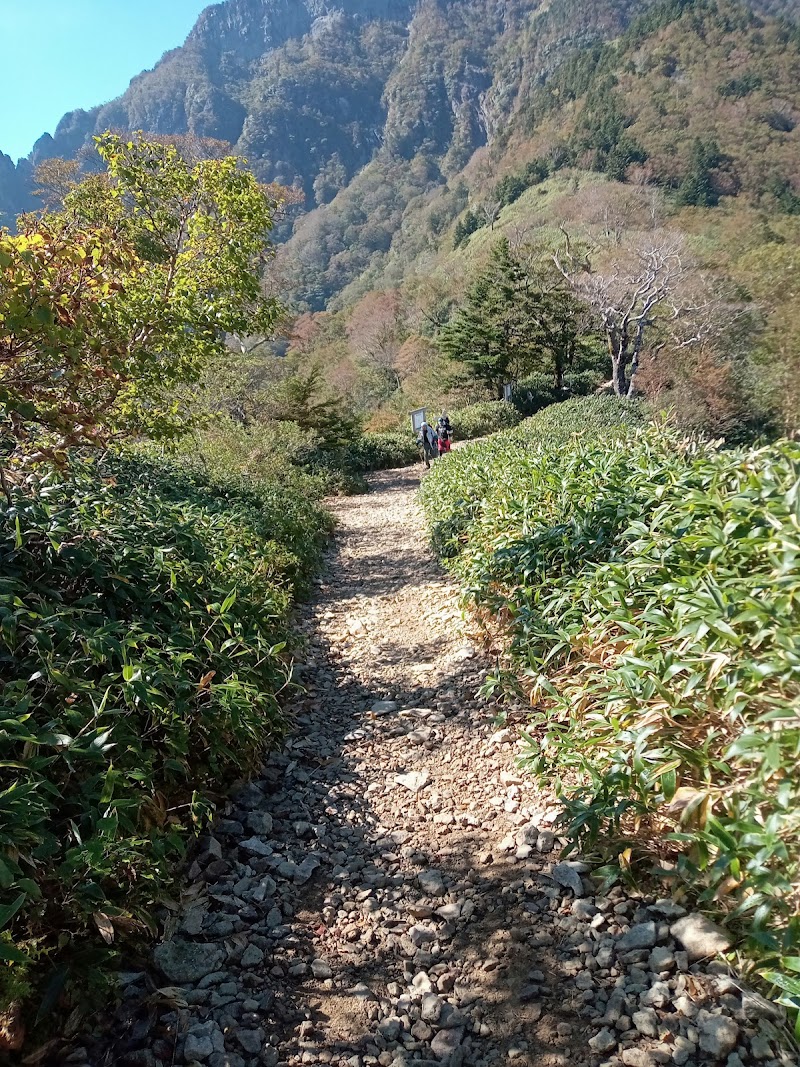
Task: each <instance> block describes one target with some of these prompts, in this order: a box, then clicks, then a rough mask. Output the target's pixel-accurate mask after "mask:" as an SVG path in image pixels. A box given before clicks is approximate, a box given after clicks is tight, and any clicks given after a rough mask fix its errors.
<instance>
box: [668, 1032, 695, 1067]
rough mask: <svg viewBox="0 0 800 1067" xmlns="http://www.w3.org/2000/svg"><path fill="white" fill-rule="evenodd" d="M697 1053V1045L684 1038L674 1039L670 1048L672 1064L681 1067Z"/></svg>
mask: <svg viewBox="0 0 800 1067" xmlns="http://www.w3.org/2000/svg"><path fill="white" fill-rule="evenodd" d="M695 1052H697V1045H696V1044H695V1043H694V1041H690V1040H689V1039H688V1038H686V1037H676V1038H675V1041H674V1042H673V1047H672V1062H673V1063H674V1064H676V1065H677V1067H683V1065H684V1064H685V1063H687V1062H688V1061H689V1060H690V1059H691V1057H692V1056H694V1054H695Z"/></svg>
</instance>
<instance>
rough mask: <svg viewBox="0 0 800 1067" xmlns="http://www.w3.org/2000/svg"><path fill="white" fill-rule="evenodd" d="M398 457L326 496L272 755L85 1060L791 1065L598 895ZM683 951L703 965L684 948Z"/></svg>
mask: <svg viewBox="0 0 800 1067" xmlns="http://www.w3.org/2000/svg"><path fill="white" fill-rule="evenodd" d="M419 476H420V472H419V469H412V470H406V471H390V472H386V473H383V474H380V475H375V476H374V477H373V492H372V493H370V494H369V495H367V496H362V497H354V498H349V499H344V500H340V501H337V502H335V503H334V504H333V508H334V510H335V512H336V516H337V520H338V524H339V525H338V532H337V536H336V540H335V545H334V547H333V548H332V550H331V554H330V558H329V561H328V567H327V571H326V573H325V575H324V576H323V578H321V579H320V580H319V581H318V583H317V589H316V594H315V597H314V600H313V602H312V603H311V604H310V605H309V606H308V607H307V608H306V609H305V613H304V615H303V618H302V620H301V627H302V629H303V631H304V633H305V636H306V638H307V645H306V650H305V652H304V662H303V663H302V664H301V667H300V671H299V675H300V679H301V681H302V682H303V685H304V687H305V691H304V692H303V693H302V695H300V696H299V697H297V699H296V701H295V703H294V706H293V709H292V710H293V714H294V719H295V725H294V729H293V733H292V735H291V738H290V739H289V741H288V742H287V744H286V746H285V748H284V750H283V752H281V753H279V754H275V755H273V756H271V757H270V758H269V760H268V761H267V762H266V764H265V766H264V767H263V770H262V772H261V775H260V777H259V778H258V779H256V780H254V781H253V782H252V783H250V784H248V785H246V786H245V787H243V788H241V789H240V790H239V791H238V792H236V793H234V795H233V798H232V800H231V801H230V803H229V804H228V806H227V809H226V810H225V811H224V812H223V814H222V817H221V818H220V819H219V821H218V823H217V824H216V826H215V828H214V831H213V835H209V836H207V837H206V838H205V839H204V841H203V843H202V847H201V848H200V850H199V851H198V853H197V855H196V858H195V860H194V862H193V864H192V867H191V869H190V870H189V872H188V877H187V885H186V892H185V895H184V900H183V904H182V911H181V912H180V913H179V914H176V916H175V918H174V922H173V923H172V927H171V929H169V930H168V931H167V936H166V939H165V940H164V941H163V943H162V944H160V945H158V946H157V947H156V949H155V952H154V957H153V967H152V968H151V969H150V970H148V971H141V972H135V973H134V972H132V973H129V974H126V975H124V976H123V977H124V981H125V989H124V997H123V1000H122V1002H121V1004H120V1006H119V1008H118V1010H117V1011H116V1015H115V1016H114V1019H113V1024H112V1027H111V1036H109V1034H100V1033H98V1034H97V1035H96V1037H95V1038H94V1039H92V1040H88V1041H84V1042H83V1044H82V1045H81V1046H80V1047H79V1048H77V1049H74V1050H73V1051H72V1052H71V1053H70V1054H69V1055H68V1057H66V1060H65V1061H62V1062H68V1063H74V1064H84V1063H85V1064H91V1065H92V1067H101V1065H108V1064H117V1063H118V1064H123V1065H130V1067H159V1065H163V1067H168V1065H169V1067H171V1065H173V1064H182V1065H187V1064H203V1065H209V1067H260V1065H264V1067H276V1065H279V1064H280V1065H295V1064H333V1065H337V1067H372V1065H374V1064H380V1065H382V1067H392V1065H393V1067H433V1065H440V1067H441V1065H444V1067H448V1065H449V1067H459V1065H461V1064H467V1065H471V1067H489V1065H490V1064H495V1065H502V1064H507V1063H513V1064H517V1065H519V1067H523V1065H529V1067H584V1065H585V1067H598V1065H600V1064H614V1065H618V1064H625V1065H627V1067H655V1065H657V1064H675V1065H677V1067H694V1065H700V1064H707V1063H719V1064H726V1067H742V1064H745V1065H747V1064H752V1063H756V1062H757V1063H759V1064H763V1065H764V1067H779V1065H780V1067H789V1065H791V1064H793V1063H795V1062H796V1060H795V1057H794V1056H793V1055H792V1054H791V1053H789V1052H786V1051H781V1049H780V1043H779V1041H778V1040H777V1038H778V1033H779V1025H780V1022H781V1019H780V1015H779V1013H778V1012H777V1009H775V1008H774V1007H773V1006H772V1005H770V1004H768V1003H767V1002H766V1001H764V1000H763V999H762V998H760V997H759V996H758V995H756V994H754V993H752V992H749V991H747V990H744V989H742V987H741V985H740V983H739V982H738V981H737V980H736V979H735V978H734V977H733V976H731V975H729V973H728V970H727V968H726V966H725V965H724V964H723V963H720V962H716V961H714V960H713V953H714V952H715V951H716V950H717V949H719V948H724V947H725V946H726V940H725V938H724V935H722V933H721V932H720V931H718V930H716V929H715V928H714V927H712V926H711V925H710V924H708V923H706V921H705V920H703V919H702V918H701V917H700V916H699V915H696V914H693V913H690V914H687V913H686V912H685V911H684V909H683V908H681V907H679V906H677V905H675V904H673V903H671V902H670V901H667V900H656V899H655V898H647V897H642V896H637V895H636V894H635V893H631V892H628V891H623V890H622V889H620V888H614V889H612V890H611V891H610V892H609V893H608V894H607V895H605V896H600V895H598V892H597V888H596V884H595V883H593V882H592V881H591V880H590V879H589V878H588V877H587V873H588V867H587V866H586V865H584V864H582V863H581V862H579V861H571V862H570V861H563V860H561V859H560V858H559V851H560V848H561V844H562V842H560V841H559V840H558V837H557V834H556V833H555V831H554V822H555V817H556V814H557V807H556V805H555V803H554V802H553V798H552V797H548V796H542V795H541V794H540V793H537V791H536V790H535V789H534V787H533V786H532V784H531V783H530V782H529V781H528V780H527V779H526V778H525V777H524V776H523V775H522V774H521V773H520V772H519V771H518V769H517V767H516V765H515V754H516V752H517V735H516V732H515V728H513V727H503V728H501V727H500V726H499V725H498V722H497V719H496V716H497V711H498V709H497V708H496V707H493V705H492V702H491V701H490V700H488V699H485V698H482V697H480V696H479V695H478V689H479V686H480V684H481V681H482V679H483V677H484V675H485V673H486V671H487V669H488V668H489V667H490V666H491V664H490V663H488V661H487V660H486V659H485V658H483V656H482V654H481V653H480V652H479V651H478V650H477V649H476V648H475V647H474V646H473V645H472V644H471V643H470V641H469V640H468V638H467V637H465V635H464V632H463V623H462V619H461V614H460V611H459V608H458V597H457V590H456V589H455V587H454V585H453V583H452V582H451V581H450V579H449V578H448V577H447V576H446V575H445V574H444V573H443V572H442V570H441V569H440V568H439V566H438V565H437V563H436V562H435V560H434V559H433V557H432V555H431V553H430V550H429V548H428V546H427V542H426V537H425V534H424V531H423V528H422V520H421V516H420V514H419V511H418V509H417V506H416V502H415V494H416V489H417V487H418V484H419ZM698 959H704V960H705V962H702V963H698V962H696V961H697V960H698Z"/></svg>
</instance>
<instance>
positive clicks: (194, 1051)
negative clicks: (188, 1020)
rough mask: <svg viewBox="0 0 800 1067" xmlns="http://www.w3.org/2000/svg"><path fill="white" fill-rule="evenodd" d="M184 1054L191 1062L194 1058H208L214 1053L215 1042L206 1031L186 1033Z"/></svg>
mask: <svg viewBox="0 0 800 1067" xmlns="http://www.w3.org/2000/svg"><path fill="white" fill-rule="evenodd" d="M183 1055H184V1057H185V1059H187V1060H188V1061H189V1062H191V1061H192V1060H208V1059H210V1058H211V1057H212V1056H213V1055H214V1044H213V1042H212V1040H211V1037H210V1036H209V1035H208V1034H205V1033H199V1034H196V1033H192V1032H189V1033H188V1034H187V1035H186V1042H185V1043H184V1046H183Z"/></svg>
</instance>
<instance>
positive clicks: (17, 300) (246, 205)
mask: <svg viewBox="0 0 800 1067" xmlns="http://www.w3.org/2000/svg"><path fill="white" fill-rule="evenodd" d="M97 147H98V151H99V153H100V156H101V158H102V159H103V161H104V162H105V164H106V170H105V171H104V172H102V173H100V174H97V175H92V176H90V177H89V178H87V179H86V180H85V181H83V182H81V183H80V184H78V185H76V186H75V187H74V188H73V189H71V190H69V191H68V192H66V194H65V196H64V206H63V210H61V211H60V212H58V213H54V212H53V213H45V214H44V215H43V216H42V217H38V216H36V215H29V216H26V217H24V218H23V219H22V220H21V231H20V233H19V234H18V235H16V236H14V235H11V234H9V233H7V232H2V231H0V432H2V433H3V434H4V435H5V436H6V438H7V439H9V440H10V441H11V442H12V444H11V449H10V450H13V451H16V452H22V451H24V452H26V453H27V454H28V455H31V454H32V455H34V456H38V457H44V456H50V457H55V456H60V455H63V454H64V453H65V452H66V451H67V450H68V449H69V448H70V447H72V446H76V445H86V444H103V443H106V442H108V441H110V440H112V439H114V438H117V437H120V436H123V435H131V434H147V435H149V436H151V437H154V438H167V437H170V436H174V435H176V434H178V433H180V432H181V431H182V430H183V429H185V428H186V427H187V425H188V424H189V423H190V422H191V417H190V415H189V412H188V410H187V408H186V406H185V405H184V404H183V403H181V401H180V400H179V399H178V389H179V387H180V386H182V385H185V384H187V383H193V382H196V381H198V379H199V377H200V375H201V373H202V371H203V370H204V368H205V367H206V366H207V365H208V363H209V362H210V361H211V360H212V359H213V358H214V357H216V356H219V355H221V354H223V353H224V352H225V351H226V347H225V339H226V336H227V335H230V334H253V333H257V332H260V333H266V332H268V331H269V329H270V328H271V326H272V324H273V323H274V321H275V319H276V317H277V305H276V304H275V302H274V301H272V300H268V299H266V298H264V297H263V295H262V290H261V265H262V263H263V261H264V259H265V256H266V255H267V254H268V251H269V232H270V229H271V226H272V204H271V200H270V197H269V195H268V194H267V193H266V192H265V191H264V190H263V189H262V188H261V187H260V186H259V185H258V183H257V181H256V179H255V178H254V176H253V175H252V174H251V173H250V172H249V171H248V170H247V169H246V168H245V167H244V166H243V164H242V161H241V160H239V159H235V158H233V157H227V158H224V159H213V160H202V161H200V162H195V163H192V162H188V161H187V160H185V159H184V158H183V157H182V156H181V154H180V153H179V152H178V150H177V149H176V148H175V147H174V146H171V145H166V144H161V143H158V142H155V141H148V140H146V139H144V138H143V137H141V136H140V137H137V138H134V139H132V140H123V139H121V138H120V137H118V136H115V135H112V134H105V135H103V136H102V137H99V138H97Z"/></svg>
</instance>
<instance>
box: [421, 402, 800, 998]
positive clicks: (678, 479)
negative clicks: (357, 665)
mask: <svg viewBox="0 0 800 1067" xmlns="http://www.w3.org/2000/svg"><path fill="white" fill-rule="evenodd" d="M609 403H610V404H616V405H617V407H618V409H620V410H622V409H624V405H621V404H620V403H619V402H618V401H616V400H611V401H596V400H592V401H572V402H569V403H567V404H559V405H556V406H554V407H552V408H548V409H546V411H545V412H543V413H542V414H541V415H540V416H536V417H534V418H533V419H530V420H528V421H527V422H526V423H524V424H523V425H522V426H521V427H519V428H518V429H517V430H514V431H512V432H511V433H510V434H506V435H501V436H502V447H500V448H496V449H492V448H490V447H489V446H490V444H491V443H490V442H487V443H486V444H482V445H480V446H476V447H474V448H470V449H465V450H463V452H462V453H460V454H459V455H458V456H457V457H454V460H455V462H453V463H448V464H447V465H442V467H440V468H439V469H438V470H436V471H434V472H433V474H432V475H431V477H430V478H428V479H426V481H425V483H424V485H423V500H424V504H425V508H426V512H427V514H428V519H429V522H430V524H431V527H432V529H433V531H434V536H435V539H436V541H437V543H438V545H439V547H440V548H441V549H443V550H444V551H445V552H446V553H449V554H450V555H451V556H452V557H453V563H452V566H453V567H454V569H455V571H456V573H457V574H458V575H459V577H460V579H461V581H462V582H463V584H464V586H465V588H466V590H467V592H468V596H469V599H470V600H471V602H472V603H473V604H475V605H477V606H479V607H480V608H481V609H483V610H487V611H489V612H491V613H493V614H495V615H497V616H499V617H500V618H502V620H503V621H504V624H506V625H507V627H508V662H507V667H508V670H509V674H508V677H509V678H513V679H516V682H515V684H517V685H518V686H520V687H521V688H522V690H523V691H525V692H526V693H527V695H528V696H529V698H530V700H531V703H532V704H533V705H534V706H535V707H536V708H537V710H536V712H534V713H533V714H532V722H531V729H530V734H529V744H528V750H527V755H526V763H527V766H528V767H529V768H530V769H531V770H532V771H533V772H534V773H535V774H537V775H540V776H541V777H542V779H543V780H547V781H549V782H551V783H552V782H553V781H554V780H555V781H556V784H557V786H558V788H559V789H560V791H561V794H562V796H563V799H564V803H565V808H566V814H567V818H568V821H569V826H570V832H571V834H572V836H573V839H574V840H575V841H576V842H579V843H580V844H582V845H583V846H585V847H591V846H593V845H595V844H600V843H601V842H602V843H603V845H604V847H606V848H608V847H609V845H611V847H612V855H614V856H616V857H619V858H621V859H619V860H618V862H619V863H620V866H615V867H614V868H609V870H611V871H613V870H615V871H616V874H617V875H619V873H620V869H621V865H622V864H623V863H624V864H629V863H630V862H633V861H634V860H635V859H636V857H637V856H638V857H639V858H640V859H643V858H647V859H649V861H650V862H651V863H652V866H653V867H654V868H655V869H656V870H657V871H659V872H660V873H661V874H662V875H664V876H667V877H671V878H673V879H683V880H684V881H685V882H687V883H688V884H689V885H690V886H691V887H692V888H693V890H694V891H696V892H697V893H698V894H699V897H700V902H701V905H703V906H706V907H708V908H709V909H711V910H714V909H717V910H722V911H724V912H725V913H726V915H727V918H728V920H729V921H730V922H732V923H733V924H734V926H736V925H737V924H738V927H739V929H740V930H741V931H742V935H743V937H744V939H745V943H746V945H747V947H748V949H749V950H750V951H751V952H753V953H755V954H757V955H759V957H760V960H761V964H760V965H761V968H762V971H763V973H765V974H766V975H767V976H768V978H769V979H770V980H774V981H775V982H776V983H777V984H781V983H782V984H781V988H783V989H784V990H789V987H790V986H791V983H792V982H793V981H794V982H795V983H796V979H792V978H787V977H786V976H785V975H784V976H781V975H780V973H779V972H777V971H775V970H774V965H775V963H776V961H778V960H780V959H782V958H784V959H785V960H786V966H787V967H789V968H790V969H791V965H792V962H791V961H792V958H796V957H797V955H798V953H797V947H798V945H800V917H798V914H797V908H796V903H797V891H798V884H800V845H799V843H800V776H798V763H799V762H800V718H798V706H799V705H800V668H799V667H798V664H800V638H798V634H800V562H799V561H800V534H799V533H798V529H800V446H798V445H797V444H795V443H790V442H786V441H784V442H780V443H778V444H775V445H773V446H770V447H769V448H765V449H762V450H760V451H745V450H724V449H720V448H718V447H716V446H714V445H712V444H709V443H703V442H698V441H692V440H682V439H681V438H679V437H677V436H676V435H674V434H673V433H671V432H669V431H667V430H665V429H664V428H659V427H652V428H650V429H642V428H636V427H630V426H627V427H626V426H621V427H620V426H618V427H617V428H616V429H614V430H611V429H610V427H609V419H608V415H609V414H610V409H609V407H608V404H609ZM568 415H569V416H570V417H569V418H567V417H566V416H568ZM629 415H630V412H627V413H626V416H625V417H626V418H628V417H629ZM545 416H547V417H546V418H545ZM548 423H549V424H550V425H548ZM578 424H582V425H583V426H584V432H583V433H581V434H575V433H574V430H575V427H576V425H578ZM498 441H499V439H498ZM498 680H499V679H498ZM665 859H666V860H669V861H670V864H669V865H668V869H667V870H666V871H665V869H664V868H662V867H661V864H662V862H663V860H665ZM789 994H790V996H791V991H790V990H789Z"/></svg>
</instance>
